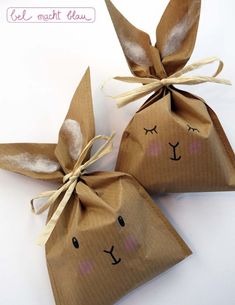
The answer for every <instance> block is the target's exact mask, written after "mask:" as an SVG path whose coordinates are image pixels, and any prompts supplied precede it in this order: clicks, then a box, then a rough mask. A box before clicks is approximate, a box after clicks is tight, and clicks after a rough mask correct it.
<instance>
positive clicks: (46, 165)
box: [0, 153, 60, 173]
mask: <svg viewBox="0 0 235 305" xmlns="http://www.w3.org/2000/svg"><path fill="white" fill-rule="evenodd" d="M0 160H1V161H3V162H6V163H9V164H10V165H11V166H13V167H16V168H18V169H23V170H28V171H31V172H35V173H54V172H56V171H57V170H59V169H60V164H59V163H58V162H56V161H52V160H50V159H48V158H47V157H46V156H44V155H32V154H29V153H21V154H18V155H0Z"/></svg>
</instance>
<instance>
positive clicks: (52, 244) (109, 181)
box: [0, 71, 191, 305]
mask: <svg viewBox="0 0 235 305" xmlns="http://www.w3.org/2000/svg"><path fill="white" fill-rule="evenodd" d="M94 136H95V127H94V114H93V107H92V96H91V86H90V74H89V71H87V72H86V74H85V75H84V77H83V79H82V81H81V83H80V85H79V87H78V88H77V90H76V92H75V94H74V97H73V99H72V102H71V105H70V108H69V111H68V114H67V116H66V118H65V120H64V122H63V125H62V127H61V129H60V133H59V140H58V143H57V144H23V143H22V144H1V145H0V167H1V168H4V169H6V170H10V171H15V172H17V173H20V174H24V175H26V176H30V177H33V178H38V179H42V180H52V181H53V180H55V181H59V182H60V183H61V184H62V186H61V187H60V188H58V189H56V190H55V191H49V192H45V193H42V194H40V195H39V196H37V197H36V198H35V199H38V198H43V197H49V200H48V201H47V202H46V204H45V205H43V206H42V208H40V210H38V211H37V214H39V213H41V212H43V211H44V210H45V209H46V208H49V214H48V222H47V225H46V227H45V228H44V230H43V232H42V234H41V235H40V238H39V244H41V245H43V244H46V259H47V265H48V271H49V275H50V279H51V284H52V288H53V292H54V296H55V301H56V304H57V305H112V304H114V303H115V302H116V301H117V300H119V299H120V298H121V297H123V296H124V295H125V294H127V293H128V292H129V291H131V290H133V289H135V288H136V287H138V286H139V285H141V284H143V283H145V282H147V281H148V280H150V279H152V278H153V277H155V276H156V275H158V274H159V273H161V272H163V271H165V270H166V269H168V268H170V267H171V266H173V265H175V264H176V263H178V262H180V261H182V260H183V259H184V258H185V257H187V256H189V255H190V254H191V251H190V249H189V248H188V247H187V245H186V244H185V243H184V241H183V240H182V239H181V238H180V236H179V235H178V234H177V232H176V231H175V229H174V228H173V227H172V226H171V224H170V223H169V222H168V221H167V219H166V218H165V217H164V215H163V214H162V213H161V211H160V209H159V208H158V207H157V206H156V205H155V204H154V202H153V201H152V199H151V197H150V196H149V195H148V194H147V192H146V191H145V190H144V188H143V187H142V186H141V185H140V184H139V183H138V182H137V181H136V180H135V179H134V178H132V177H131V176H130V175H128V174H125V173H121V172H94V173H89V174H88V173H86V172H85V170H86V168H87V164H88V163H89V164H91V163H94V161H98V159H99V158H101V157H103V156H104V155H105V154H107V153H109V152H111V150H112V145H111V140H112V137H110V138H108V137H103V136H96V137H95V138H94ZM96 139H101V140H106V143H105V144H104V145H103V146H101V147H100V149H99V150H98V151H96V152H94V154H92V155H91V156H90V154H89V151H90V148H91V147H92V144H93V142H94V140H96ZM92 160H93V161H92ZM91 161H92V162H91ZM35 199H34V200H35ZM33 207H34V205H33ZM34 211H35V208H34ZM35 212H36V211H35Z"/></svg>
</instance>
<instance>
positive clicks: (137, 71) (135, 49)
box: [105, 0, 152, 77]
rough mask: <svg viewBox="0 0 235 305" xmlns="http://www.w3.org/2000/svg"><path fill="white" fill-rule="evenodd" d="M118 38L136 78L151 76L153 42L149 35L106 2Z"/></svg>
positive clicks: (108, 0) (108, 1)
mask: <svg viewBox="0 0 235 305" xmlns="http://www.w3.org/2000/svg"><path fill="white" fill-rule="evenodd" d="M105 2H106V5H107V8H108V11H109V14H110V16H111V18H112V21H113V25H114V27H115V30H116V33H117V36H118V38H119V41H120V44H121V46H122V49H123V52H124V54H125V56H126V59H127V62H128V64H129V67H130V69H131V71H132V73H133V74H134V75H136V76H139V77H141V76H146V75H149V74H151V73H150V71H149V70H150V67H151V66H152V60H151V41H150V37H149V35H148V34H146V33H145V32H143V31H141V30H139V29H137V28H136V27H134V26H133V25H132V24H131V23H130V22H129V21H128V20H127V19H126V18H125V17H124V16H123V15H122V14H121V13H120V12H119V11H118V10H117V9H116V7H115V6H114V5H113V4H112V2H111V1H110V0H105Z"/></svg>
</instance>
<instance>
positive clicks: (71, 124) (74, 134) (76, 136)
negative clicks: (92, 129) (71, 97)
mask: <svg viewBox="0 0 235 305" xmlns="http://www.w3.org/2000/svg"><path fill="white" fill-rule="evenodd" d="M61 132H62V134H63V136H64V138H65V139H66V141H67V145H68V149H69V154H70V156H71V158H72V159H73V160H74V161H75V160H77V159H78V157H79V155H80V153H81V151H82V146H83V135H82V131H81V127H80V124H79V123H78V122H77V121H75V120H71V119H67V120H65V121H64V123H63V125H62V127H61Z"/></svg>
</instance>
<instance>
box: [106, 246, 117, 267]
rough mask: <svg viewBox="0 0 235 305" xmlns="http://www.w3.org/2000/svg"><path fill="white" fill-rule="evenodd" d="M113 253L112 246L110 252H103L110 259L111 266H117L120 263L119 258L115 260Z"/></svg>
mask: <svg viewBox="0 0 235 305" xmlns="http://www.w3.org/2000/svg"><path fill="white" fill-rule="evenodd" d="M113 251H114V246H112V248H111V250H110V251H107V250H104V252H105V253H107V254H109V255H110V256H111V258H112V260H113V261H112V265H118V264H119V263H120V262H121V258H118V259H117V258H116V257H115V256H114V254H113Z"/></svg>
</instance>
